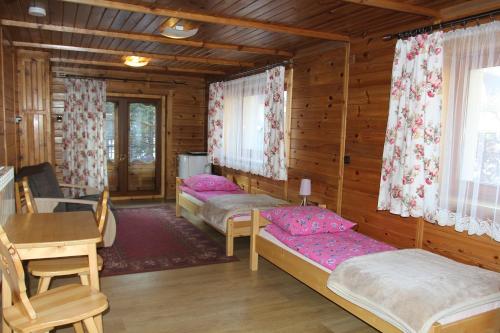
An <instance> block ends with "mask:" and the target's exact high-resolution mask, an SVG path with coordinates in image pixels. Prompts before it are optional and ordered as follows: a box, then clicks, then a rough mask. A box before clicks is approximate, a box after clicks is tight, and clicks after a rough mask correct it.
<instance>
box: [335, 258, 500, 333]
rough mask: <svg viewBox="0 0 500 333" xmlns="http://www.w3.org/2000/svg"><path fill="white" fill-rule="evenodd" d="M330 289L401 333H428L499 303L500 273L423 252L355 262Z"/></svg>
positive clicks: (339, 272) (339, 271)
mask: <svg viewBox="0 0 500 333" xmlns="http://www.w3.org/2000/svg"><path fill="white" fill-rule="evenodd" d="M328 288H330V289H331V290H332V291H333V292H335V293H336V294H338V295H339V296H341V297H343V298H345V299H347V300H349V301H350V302H352V303H354V304H356V305H358V306H360V307H362V308H364V309H366V310H368V311H370V312H372V313H374V314H376V315H377V316H378V317H380V318H382V319H384V320H385V321H387V322H389V323H391V324H393V325H394V326H396V327H398V328H399V329H401V330H402V331H403V332H412V333H414V332H418V333H425V332H428V330H429V329H430V327H431V325H432V324H433V323H434V322H436V321H439V319H441V318H443V317H445V316H449V315H452V314H455V313H457V312H460V311H464V310H469V309H471V308H474V307H478V306H481V305H484V304H486V303H490V302H494V301H499V300H500V274H499V273H495V272H492V271H488V270H485V269H481V268H479V267H475V266H469V265H464V264H461V263H458V262H456V261H453V260H450V259H448V258H445V257H443V256H440V255H437V254H434V253H431V252H428V251H424V250H420V249H408V250H399V251H387V252H381V253H376V254H370V255H365V256H360V257H355V258H351V259H349V260H346V261H344V262H343V263H342V264H340V265H339V266H338V267H337V268H336V269H335V270H334V271H333V272H332V273H331V275H330V278H329V279H328Z"/></svg>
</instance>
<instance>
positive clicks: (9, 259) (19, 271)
mask: <svg viewBox="0 0 500 333" xmlns="http://www.w3.org/2000/svg"><path fill="white" fill-rule="evenodd" d="M0 265H1V267H2V273H3V276H4V277H5V279H6V280H7V281H3V283H8V284H9V287H10V289H11V291H12V295H13V298H12V299H13V301H14V304H17V303H19V302H20V303H21V304H22V307H23V308H24V310H25V311H26V313H27V314H28V315H29V317H30V318H31V319H36V312H35V310H34V309H33V306H32V305H31V302H30V300H29V299H28V295H27V294H26V284H25V282H24V270H23V264H22V262H21V258H20V257H19V254H18V253H17V250H16V248H15V247H14V244H12V243H11V242H10V241H9V239H8V238H7V234H6V233H5V231H4V229H3V227H2V226H0Z"/></svg>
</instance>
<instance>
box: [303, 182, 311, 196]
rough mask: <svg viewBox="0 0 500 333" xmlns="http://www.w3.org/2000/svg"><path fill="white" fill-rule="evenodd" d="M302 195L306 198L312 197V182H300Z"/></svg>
mask: <svg viewBox="0 0 500 333" xmlns="http://www.w3.org/2000/svg"><path fill="white" fill-rule="evenodd" d="M300 195H302V196H306V195H311V180H310V179H302V180H301V181H300Z"/></svg>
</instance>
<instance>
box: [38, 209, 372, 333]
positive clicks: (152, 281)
mask: <svg viewBox="0 0 500 333" xmlns="http://www.w3.org/2000/svg"><path fill="white" fill-rule="evenodd" d="M133 205H134V206H135V205H136V204H133ZM120 206H122V205H120ZM189 219H190V220H192V221H193V223H195V224H196V225H197V226H198V227H199V228H201V229H203V230H204V231H206V232H207V233H208V234H209V235H210V236H211V237H213V238H214V239H215V240H216V241H217V242H219V243H220V244H221V245H222V246H224V238H223V237H222V236H221V235H219V234H218V233H217V232H215V231H214V230H213V229H212V228H210V227H208V226H206V225H204V224H203V223H202V222H200V221H197V220H196V219H194V218H193V217H189ZM145 241H147V240H145ZM235 253H236V256H237V257H238V258H239V259H240V261H238V262H232V263H227V264H218V265H209V266H201V267H193V268H184V269H177V270H169V271H161V272H152V273H143V274H133V275H122V276H114V277H105V278H102V279H101V287H102V291H103V292H104V293H105V294H106V295H107V296H108V297H109V301H110V310H109V311H108V312H107V313H106V314H105V315H104V331H105V332H106V333H114V332H141V333H143V332H155V333H160V332H170V333H197V332H200V333H201V332H203V333H205V332H214V333H216V332H217V333H224V332H248V333H251V332H255V333H257V332H259V333H265V332H270V333H278V332H283V333H295V332H296V333H299V332H300V333H327V332H328V333H333V332H335V333H365V332H366V333H367V332H377V331H376V330H375V329H373V328H371V327H370V326H368V325H366V324H364V323H363V322H362V321H360V320H359V319H357V318H356V317H354V316H352V315H350V314H349V313H347V312H346V311H344V310H342V309H341V308H339V307H338V306H336V305H335V304H333V303H332V302H330V301H328V300H327V299H326V298H324V297H323V296H321V295H319V294H318V293H316V292H315V291H313V290H312V289H309V288H308V287H307V286H305V285H304V284H302V283H301V282H298V281H297V280H295V279H294V278H293V277H291V276H290V275H288V274H287V273H284V272H283V271H281V270H280V269H278V268H276V267H275V266H274V265H272V264H270V263H269V262H267V261H265V260H261V266H260V269H259V271H258V272H251V271H250V270H249V269H248V239H247V238H240V239H237V241H236V243H235ZM68 281H69V280H68V279H65V280H58V281H56V282H55V283H54V285H58V284H61V283H67V282H68ZM35 283H36V282H35ZM35 283H32V285H35ZM72 331H73V330H72V329H71V328H63V329H59V330H57V332H72Z"/></svg>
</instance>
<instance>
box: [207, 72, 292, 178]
mask: <svg viewBox="0 0 500 333" xmlns="http://www.w3.org/2000/svg"><path fill="white" fill-rule="evenodd" d="M284 74H285V68H284V67H283V66H277V67H274V68H272V69H269V70H267V71H266V72H265V73H261V74H256V75H252V76H247V77H243V78H240V79H236V80H232V81H227V82H214V83H211V84H210V87H209V103H208V143H207V150H208V157H209V160H210V161H211V162H212V163H214V164H216V165H221V166H225V167H229V168H233V169H237V170H241V171H245V172H250V173H253V174H257V175H261V176H264V177H269V178H272V179H276V180H285V179H287V169H286V165H287V163H286V155H287V154H286V147H287V143H288V142H287V140H286V139H285V137H286V130H287V129H288V121H287V118H286V115H285V103H286V101H285V98H286V97H285V96H284V87H285V83H284V82H285V80H284V76H285V75H284Z"/></svg>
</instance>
